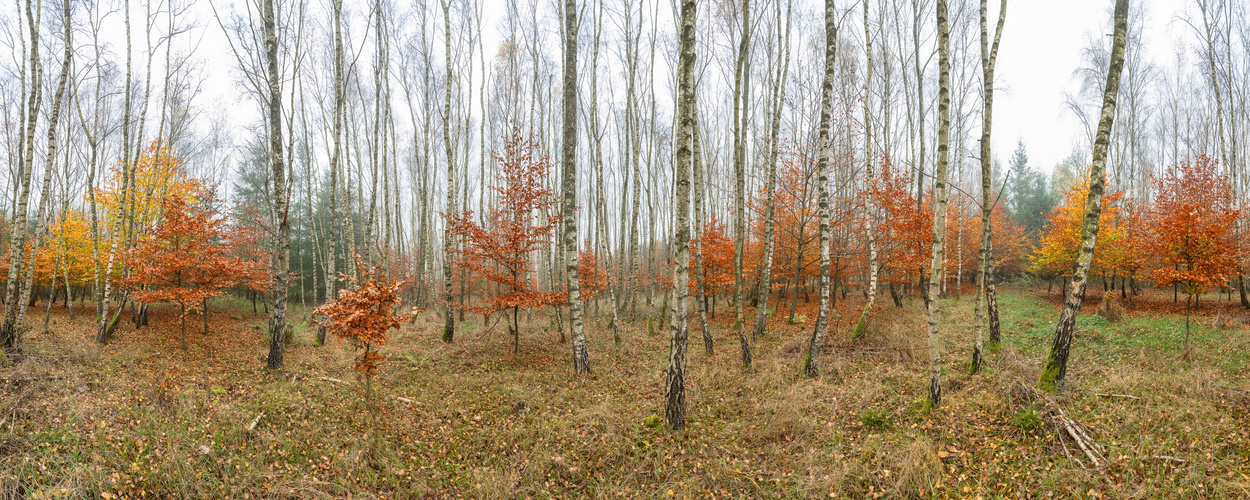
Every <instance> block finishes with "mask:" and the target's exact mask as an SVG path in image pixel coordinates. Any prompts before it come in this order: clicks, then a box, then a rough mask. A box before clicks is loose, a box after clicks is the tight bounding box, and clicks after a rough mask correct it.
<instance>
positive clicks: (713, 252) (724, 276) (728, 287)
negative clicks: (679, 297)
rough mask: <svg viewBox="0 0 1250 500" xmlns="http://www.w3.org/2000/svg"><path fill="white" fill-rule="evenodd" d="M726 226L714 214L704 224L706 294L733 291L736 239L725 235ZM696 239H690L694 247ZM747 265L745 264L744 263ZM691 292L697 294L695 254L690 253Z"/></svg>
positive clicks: (704, 281)
mask: <svg viewBox="0 0 1250 500" xmlns="http://www.w3.org/2000/svg"><path fill="white" fill-rule="evenodd" d="M725 230H726V226H725V224H724V223H723V222H721V221H720V220H719V219H717V218H716V216H712V217H711V219H710V220H708V221H707V223H706V224H704V225H703V231H702V243H703V293H704V295H712V294H725V293H732V292H733V286H734V241H733V239H731V238H729V237H728V236H726V235H725ZM694 245H695V240H693V239H692V240H690V248H694V247H695V246H694ZM744 265H745V264H744ZM690 269H691V272H690V282H689V283H688V285H689V287H690V293H691V294H696V293H697V289H698V282H697V281H696V279H695V273H694V269H696V267H695V255H694V252H691V253H690Z"/></svg>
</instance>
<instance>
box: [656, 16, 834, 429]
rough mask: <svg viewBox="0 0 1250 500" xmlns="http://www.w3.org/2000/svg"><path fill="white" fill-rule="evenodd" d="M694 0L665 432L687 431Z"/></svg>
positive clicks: (687, 37) (680, 141)
mask: <svg viewBox="0 0 1250 500" xmlns="http://www.w3.org/2000/svg"><path fill="white" fill-rule="evenodd" d="M828 1H832V0H828ZM698 7H699V4H698V1H697V0H682V2H681V24H680V31H679V37H678V55H677V131H676V133H675V134H674V139H673V140H674V144H673V178H674V183H675V184H676V186H675V187H676V196H677V200H676V214H675V217H674V219H675V221H676V225H677V227H675V228H673V233H674V234H673V285H674V286H673V294H672V295H673V297H674V299H673V300H674V302H673V316H672V322H671V323H670V325H669V332H670V334H671V335H672V338H671V342H670V344H669V357H668V375H667V378H666V380H665V383H664V400H665V406H664V419H665V421H666V422H667V423H668V426H669V428H671V429H673V430H681V429H683V428H685V427H686V295H687V293H688V291H687V286H686V283H687V282H688V281H689V279H690V277H689V274H690V272H689V263H688V262H689V258H690V162H691V159H692V153H691V149H690V147H691V133H692V129H693V127H694V78H693V73H694V63H695V60H694V59H695V54H694V49H695V20H696V19H697V16H698V15H697V12H698Z"/></svg>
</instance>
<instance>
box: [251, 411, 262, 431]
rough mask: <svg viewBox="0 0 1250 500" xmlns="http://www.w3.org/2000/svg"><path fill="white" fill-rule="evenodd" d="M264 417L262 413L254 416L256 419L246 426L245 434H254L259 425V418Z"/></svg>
mask: <svg viewBox="0 0 1250 500" xmlns="http://www.w3.org/2000/svg"><path fill="white" fill-rule="evenodd" d="M264 416H265V412H263V411H262V412H260V414H259V415H256V418H253V419H252V423H250V424H248V426H247V432H256V426H257V425H259V424H260V419H261V417H264Z"/></svg>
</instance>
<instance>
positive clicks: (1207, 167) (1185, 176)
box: [1149, 155, 1240, 352]
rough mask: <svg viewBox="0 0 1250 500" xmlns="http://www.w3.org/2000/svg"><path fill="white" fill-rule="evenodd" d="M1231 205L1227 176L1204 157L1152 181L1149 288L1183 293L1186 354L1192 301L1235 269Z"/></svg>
mask: <svg viewBox="0 0 1250 500" xmlns="http://www.w3.org/2000/svg"><path fill="white" fill-rule="evenodd" d="M1234 203H1235V202H1234V201H1233V195H1232V186H1231V185H1230V184H1229V182H1228V178H1227V177H1225V176H1224V175H1223V174H1221V173H1220V172H1219V163H1218V162H1217V161H1216V160H1215V159H1213V158H1211V157H1210V156H1206V155H1201V156H1198V158H1197V159H1196V160H1195V161H1193V162H1183V163H1181V164H1180V165H1177V166H1176V168H1175V169H1172V170H1169V171H1168V173H1167V175H1164V176H1163V178H1160V179H1155V199H1154V203H1153V205H1152V206H1151V210H1150V221H1151V224H1150V226H1151V227H1152V228H1153V230H1152V231H1151V235H1150V239H1149V246H1150V250H1151V253H1152V254H1153V256H1154V257H1155V259H1157V263H1158V266H1157V267H1156V268H1155V269H1154V270H1153V271H1152V272H1151V273H1150V277H1151V279H1153V280H1154V282H1155V286H1158V287H1167V286H1173V285H1180V287H1181V289H1182V290H1184V291H1185V294H1186V299H1185V350H1186V352H1188V350H1189V316H1190V312H1191V311H1192V308H1193V305H1194V299H1195V298H1196V297H1197V296H1198V295H1199V294H1201V293H1203V292H1205V291H1207V290H1209V289H1210V288H1212V287H1216V286H1224V285H1226V284H1228V282H1229V280H1230V279H1232V278H1233V277H1234V276H1236V273H1237V261H1238V254H1237V242H1236V239H1235V238H1234V232H1233V227H1234V225H1235V224H1236V223H1237V218H1238V217H1239V216H1240V212H1238V211H1237V210H1236V209H1235V208H1233V207H1234Z"/></svg>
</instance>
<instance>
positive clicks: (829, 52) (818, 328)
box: [803, 0, 838, 377]
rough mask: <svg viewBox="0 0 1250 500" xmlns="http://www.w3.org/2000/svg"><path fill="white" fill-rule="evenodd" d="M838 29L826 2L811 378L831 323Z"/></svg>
mask: <svg viewBox="0 0 1250 500" xmlns="http://www.w3.org/2000/svg"><path fill="white" fill-rule="evenodd" d="M837 46H838V27H837V17H836V7H835V6H834V0H825V76H824V80H823V82H822V83H821V85H820V129H819V131H818V132H817V139H816V147H817V148H818V150H817V152H816V154H817V156H816V188H817V193H819V194H818V200H819V202H818V203H819V206H820V216H819V220H820V309H819V310H818V311H817V312H816V325H815V327H814V328H812V339H811V342H810V343H809V344H808V346H807V360H806V362H805V363H804V364H803V371H804V372H805V373H806V374H807V376H809V377H817V376H819V375H820V351H821V349H823V348H824V341H825V326H826V324H827V322H828V321H829V173H828V170H829V152H830V149H831V146H832V144H831V141H830V140H829V122H830V121H832V116H831V115H832V112H833V75H834V69H835V68H836V67H837V60H836V57H837Z"/></svg>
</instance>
